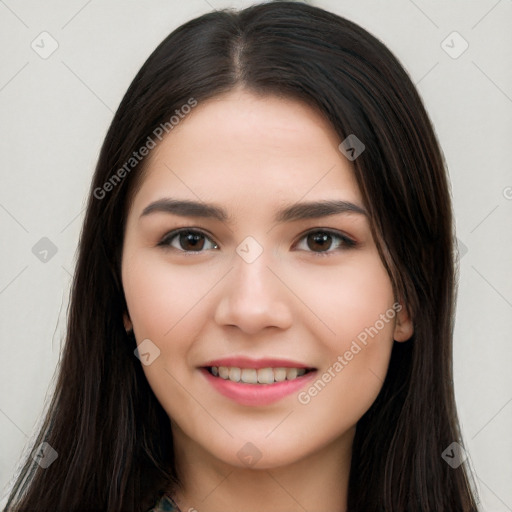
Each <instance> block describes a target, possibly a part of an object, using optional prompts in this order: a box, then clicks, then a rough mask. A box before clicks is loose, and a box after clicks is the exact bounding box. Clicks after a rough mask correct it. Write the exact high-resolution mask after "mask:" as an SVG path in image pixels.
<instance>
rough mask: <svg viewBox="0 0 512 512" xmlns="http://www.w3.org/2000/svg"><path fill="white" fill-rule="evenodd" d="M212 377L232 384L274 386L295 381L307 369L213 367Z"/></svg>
mask: <svg viewBox="0 0 512 512" xmlns="http://www.w3.org/2000/svg"><path fill="white" fill-rule="evenodd" d="M210 370H211V373H212V375H214V376H216V377H217V376H219V377H221V378H222V379H225V380H230V381H232V382H244V383H246V384H273V383H274V382H283V381H284V380H293V379H296V378H297V377H301V376H302V375H304V374H305V373H306V369H305V368H260V369H258V370H257V369H255V368H237V367H236V366H230V367H227V366H218V367H217V366H212V367H211V368H210Z"/></svg>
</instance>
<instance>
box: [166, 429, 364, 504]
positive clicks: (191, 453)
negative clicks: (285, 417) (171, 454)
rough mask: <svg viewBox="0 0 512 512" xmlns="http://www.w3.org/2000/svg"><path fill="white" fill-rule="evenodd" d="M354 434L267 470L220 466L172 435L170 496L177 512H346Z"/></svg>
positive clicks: (204, 451)
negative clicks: (174, 477) (175, 478)
mask: <svg viewBox="0 0 512 512" xmlns="http://www.w3.org/2000/svg"><path fill="white" fill-rule="evenodd" d="M354 433H355V428H353V429H351V430H350V431H348V432H346V433H345V434H344V435H343V436H342V437H341V438H339V439H336V440H334V441H333V442H332V443H330V444H329V445H326V446H324V447H322V448H321V449H319V450H318V451H316V452H315V453H313V454H310V455H308V456H305V457H303V458H302V459H300V460H297V461H294V462H292V463H290V464H287V465H281V466H276V467H268V468H266V469H254V468H244V467H237V466H233V465H230V464H227V463H224V462H223V461H221V460H219V459H218V458H216V457H214V456H213V455H212V454H211V453H210V452H208V451H206V450H203V449H202V448H201V447H199V446H197V444H195V443H191V442H188V443H187V442H186V441H185V439H181V436H180V434H179V433H177V434H178V438H179V439H176V437H175V441H178V442H176V443H175V444H176V446H177V447H180V448H179V449H178V448H177V449H176V468H177V471H178V475H179V478H180V482H181V487H180V488H179V489H177V490H175V491H174V492H173V493H172V495H173V497H174V500H175V501H176V503H177V505H178V506H179V507H180V509H181V510H182V512H185V511H197V512H235V511H240V510H243V511H244V512H261V511H262V510H265V511H266V512H290V511H303V510H307V511H308V512H334V511H336V512H346V509H347V491H348V479H349V473H350V461H351V453H352V442H353V438H354ZM173 434H174V432H173ZM181 434H183V432H181ZM183 441H185V442H184V443H183ZM188 441H190V439H188Z"/></svg>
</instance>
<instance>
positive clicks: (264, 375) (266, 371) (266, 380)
mask: <svg viewBox="0 0 512 512" xmlns="http://www.w3.org/2000/svg"><path fill="white" fill-rule="evenodd" d="M258 382H259V383H260V384H272V383H273V382H274V370H272V368H260V369H259V370H258Z"/></svg>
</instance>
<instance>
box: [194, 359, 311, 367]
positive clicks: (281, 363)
mask: <svg viewBox="0 0 512 512" xmlns="http://www.w3.org/2000/svg"><path fill="white" fill-rule="evenodd" d="M202 366H203V367H210V366H234V367H236V368H256V369H258V368H306V369H308V368H311V367H310V366H307V365H305V364H303V363H299V362H297V361H290V360H286V359H268V358H266V359H250V358H248V357H226V358H223V359H215V360H213V361H209V362H207V363H205V364H203V365H202Z"/></svg>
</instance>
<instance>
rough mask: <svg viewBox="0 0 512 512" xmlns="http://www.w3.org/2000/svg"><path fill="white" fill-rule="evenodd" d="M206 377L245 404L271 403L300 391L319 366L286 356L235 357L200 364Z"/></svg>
mask: <svg viewBox="0 0 512 512" xmlns="http://www.w3.org/2000/svg"><path fill="white" fill-rule="evenodd" d="M199 369H200V370H201V373H202V374H203V375H204V377H205V378H206V381H207V382H208V383H209V384H210V385H211V386H212V387H213V389H215V390H216V391H217V392H219V393H220V394H221V395H223V396H224V397H227V398H229V399H231V400H232V401H234V402H237V403H238V404H240V405H245V406H252V407H254V406H267V405H270V404H273V403H275V402H278V401H279V400H281V399H283V398H284V397H286V396H289V395H293V394H294V393H298V392H299V391H300V389H301V388H303V387H304V386H306V385H307V383H309V382H310V381H312V380H313V379H314V376H315V375H316V373H317V369H316V368H313V367H308V366H305V365H304V364H302V363H299V362H294V361H287V360H282V359H259V360H255V359H248V358H245V357H238V358H237V357H231V358H225V359H222V360H220V359H218V360H216V361H209V362H208V363H207V364H205V365H204V366H201V367H200V368H199Z"/></svg>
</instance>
